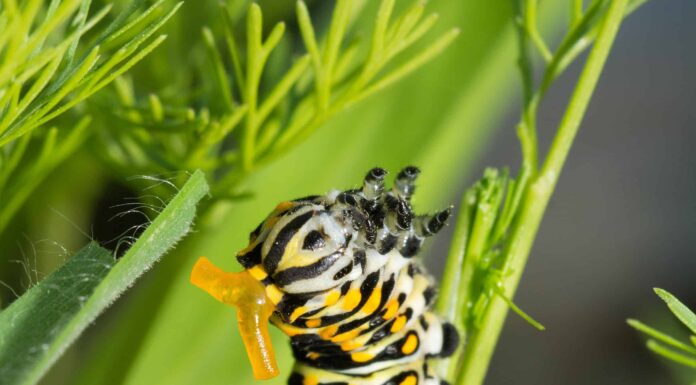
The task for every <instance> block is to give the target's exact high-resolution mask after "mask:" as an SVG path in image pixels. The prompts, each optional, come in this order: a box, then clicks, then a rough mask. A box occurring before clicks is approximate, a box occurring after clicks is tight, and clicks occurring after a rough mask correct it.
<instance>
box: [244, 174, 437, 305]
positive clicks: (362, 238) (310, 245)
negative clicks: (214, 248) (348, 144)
mask: <svg viewBox="0 0 696 385" xmlns="http://www.w3.org/2000/svg"><path fill="white" fill-rule="evenodd" d="M419 173H420V170H418V168H416V167H413V166H409V167H406V168H404V169H403V170H401V172H399V174H398V175H397V177H396V180H395V182H394V186H393V187H392V189H391V191H385V188H384V177H385V175H386V171H384V170H383V169H381V168H374V169H372V170H370V171H369V172H368V173H367V175H366V176H365V178H364V181H363V186H362V189H352V190H346V191H338V190H334V191H331V192H329V193H328V194H326V195H323V196H310V197H306V198H301V199H296V200H293V201H288V202H283V203H281V204H279V205H278V206H277V207H276V208H275V209H274V210H273V211H272V212H271V214H270V215H269V216H268V217H266V219H265V220H264V221H263V222H262V223H261V224H260V225H259V226H258V227H257V228H256V229H255V230H254V231H252V233H251V234H250V237H249V246H247V247H246V248H245V249H244V250H242V251H241V252H240V253H239V254H238V255H237V259H238V261H239V262H240V263H241V264H242V266H244V267H245V268H246V269H249V270H250V272H251V273H252V275H254V276H255V277H256V278H257V279H258V280H259V281H261V282H262V283H263V284H264V285H269V284H273V285H274V286H275V287H276V288H277V289H278V290H279V291H281V292H283V293H286V294H308V293H316V292H320V291H324V290H328V289H331V288H334V287H337V286H339V285H341V284H343V283H344V282H346V281H349V280H353V279H355V278H356V277H357V276H359V275H361V274H363V273H365V270H366V269H367V270H370V271H374V270H375V269H377V268H379V267H381V266H379V265H378V263H383V262H384V261H385V260H386V259H385V258H369V257H367V256H368V255H372V256H376V254H379V255H385V254H387V253H389V252H391V251H393V250H395V251H397V252H398V253H400V254H401V255H402V256H403V257H405V258H410V257H412V256H414V255H415V254H416V253H417V252H418V251H419V250H420V247H421V245H422V243H423V240H424V239H425V237H427V236H430V235H432V234H434V233H436V232H437V231H439V230H440V229H441V228H442V227H443V226H444V224H445V221H446V220H447V218H448V216H449V213H450V209H447V210H444V211H441V212H439V213H436V214H433V215H421V216H417V215H415V214H414V213H413V210H412V208H411V204H410V199H411V196H412V194H413V192H414V191H415V179H416V177H417V176H418V174H419ZM377 260H379V261H381V262H376V261H377Z"/></svg>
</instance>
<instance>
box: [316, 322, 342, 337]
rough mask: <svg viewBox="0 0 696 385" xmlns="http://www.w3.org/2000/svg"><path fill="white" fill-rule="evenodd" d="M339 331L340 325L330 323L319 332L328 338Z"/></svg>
mask: <svg viewBox="0 0 696 385" xmlns="http://www.w3.org/2000/svg"><path fill="white" fill-rule="evenodd" d="M337 331H338V325H330V326H327V327H325V328H324V329H322V330H321V331H320V332H319V337H321V338H323V339H325V340H328V339H330V338H331V337H333V336H334V334H336V332H337Z"/></svg>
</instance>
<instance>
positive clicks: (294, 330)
mask: <svg viewBox="0 0 696 385" xmlns="http://www.w3.org/2000/svg"><path fill="white" fill-rule="evenodd" d="M274 325H276V326H277V327H278V328H279V329H280V330H281V331H282V332H283V333H285V334H286V335H287V336H288V337H292V336H296V335H298V334H303V333H304V330H303V329H300V328H298V327H296V326H292V325H288V324H286V323H285V322H274Z"/></svg>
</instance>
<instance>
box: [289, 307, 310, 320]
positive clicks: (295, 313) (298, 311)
mask: <svg viewBox="0 0 696 385" xmlns="http://www.w3.org/2000/svg"><path fill="white" fill-rule="evenodd" d="M306 312H307V308H306V307H305V306H300V307H298V308H297V309H295V310H293V311H292V314H290V322H295V321H296V320H297V319H298V318H300V316H301V315H302V314H304V313H306Z"/></svg>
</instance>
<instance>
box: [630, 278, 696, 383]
mask: <svg viewBox="0 0 696 385" xmlns="http://www.w3.org/2000/svg"><path fill="white" fill-rule="evenodd" d="M655 293H657V295H658V296H659V297H660V298H661V299H662V300H663V301H665V303H666V304H667V307H668V308H669V310H670V311H671V312H672V314H673V315H674V316H675V317H676V318H677V319H678V320H679V322H681V323H682V325H684V326H685V327H686V329H687V330H688V333H689V338H688V341H682V340H681V339H680V338H678V337H674V336H671V335H670V334H668V333H665V332H662V331H659V330H657V329H655V328H653V327H650V326H648V325H646V324H644V323H642V322H640V321H638V320H635V319H629V320H628V324H629V325H630V326H631V327H632V328H634V329H636V330H638V331H639V332H641V333H643V334H644V335H645V336H646V337H647V338H648V341H647V342H646V346H647V347H648V349H650V350H651V351H653V352H654V353H656V354H658V355H660V356H662V357H664V358H666V359H668V360H670V361H672V362H675V363H677V364H680V365H683V366H685V367H687V368H689V369H690V370H691V375H690V380H691V381H693V380H694V379H696V314H694V312H693V311H692V310H690V309H689V308H688V307H686V305H684V304H683V303H682V302H681V301H679V300H678V299H677V298H676V297H675V296H673V295H672V294H670V293H669V292H667V291H666V290H663V289H655Z"/></svg>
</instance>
